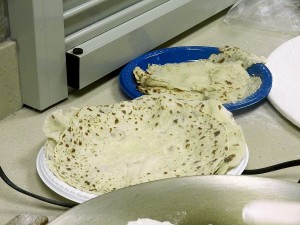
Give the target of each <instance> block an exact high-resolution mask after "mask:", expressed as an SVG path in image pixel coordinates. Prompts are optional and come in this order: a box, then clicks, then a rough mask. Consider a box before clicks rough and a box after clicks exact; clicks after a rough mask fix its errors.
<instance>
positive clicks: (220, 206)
mask: <svg viewBox="0 0 300 225" xmlns="http://www.w3.org/2000/svg"><path fill="white" fill-rule="evenodd" d="M261 199H264V200H287V201H300V184H297V183H292V182H287V181H280V180H274V179H267V178H259V177H248V176H228V175H224V176H221V175H217V176H195V177H181V178H173V179H166V180H160V181H154V182H149V183H145V184H140V185H136V186H132V187H128V188H124V189H121V190H117V191H114V192H111V193H108V194H104V195H101V196H99V197H97V198H94V199H92V200H89V201H87V202H85V203H83V204H80V205H78V206H76V207H74V208H72V209H70V210H69V211H67V212H66V213H65V214H63V215H62V216H60V217H58V218H56V219H55V220H53V221H52V222H50V223H49V224H50V225H65V224H72V225H76V224H89V225H93V224H95V225H96V224H97V225H127V223H128V222H129V221H135V220H137V219H138V218H151V219H154V220H159V221H170V222H171V223H174V224H176V225H201V224H203V225H208V224H212V225H221V224H222V225H227V224H228V225H233V224H235V225H239V224H243V220H242V210H243V207H244V205H245V204H247V203H248V202H249V201H252V200H261Z"/></svg>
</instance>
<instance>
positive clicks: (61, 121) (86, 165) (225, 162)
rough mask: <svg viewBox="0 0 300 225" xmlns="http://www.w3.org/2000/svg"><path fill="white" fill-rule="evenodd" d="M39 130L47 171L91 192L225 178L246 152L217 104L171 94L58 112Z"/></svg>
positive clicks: (229, 116)
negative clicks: (157, 182) (182, 178)
mask: <svg viewBox="0 0 300 225" xmlns="http://www.w3.org/2000/svg"><path fill="white" fill-rule="evenodd" d="M44 132H45V134H46V136H47V138H48V140H47V142H46V144H45V146H44V148H45V154H46V156H47V162H48V167H49V169H50V170H51V171H52V172H53V173H54V174H55V175H56V176H57V177H58V178H59V179H61V180H62V181H64V182H65V183H67V184H69V185H71V186H73V187H75V188H77V189H79V190H82V191H85V192H89V193H94V194H102V193H106V192H110V191H112V190H115V189H119V188H123V187H127V186H130V185H135V184H139V183H143V182H148V181H153V180H159V179H164V178H171V177H179V176H190V175H209V174H225V173H226V172H227V171H228V169H230V168H232V167H235V166H237V165H238V164H239V163H240V162H241V160H242V158H243V156H244V154H245V149H246V143H245V139H244V135H243V132H242V130H241V128H240V126H238V125H237V124H236V122H235V121H234V119H233V117H232V114H231V113H230V112H229V111H227V110H226V109H225V108H224V107H223V106H222V104H221V102H219V101H216V100H208V101H198V100H179V99H177V98H176V97H174V96H169V95H144V96H142V97H140V98H137V99H135V100H132V101H124V102H120V103H117V104H112V105H100V106H90V107H83V108H80V109H75V108H74V109H72V110H70V111H68V112H66V113H63V112H62V110H58V111H56V112H54V113H53V114H51V115H49V116H48V118H47V119H46V121H45V125H44Z"/></svg>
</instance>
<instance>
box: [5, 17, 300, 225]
mask: <svg viewBox="0 0 300 225" xmlns="http://www.w3.org/2000/svg"><path fill="white" fill-rule="evenodd" d="M223 17H224V12H222V13H220V14H218V15H216V16H214V17H212V18H211V19H209V20H207V21H206V22H204V23H201V24H199V25H198V26H196V27H194V28H192V29H191V30H189V31H187V32H185V33H183V34H182V35H180V36H178V37H176V38H175V39H173V40H171V41H169V42H167V43H165V44H164V45H163V46H161V47H169V46H180V45H184V46H186V45H207V46H218V47H223V46H225V45H229V46H236V47H240V48H242V49H243V50H245V51H248V52H252V53H255V54H257V55H262V56H265V57H268V55H269V54H270V53H271V52H272V51H273V50H274V49H275V48H277V47H278V46H279V45H281V44H282V43H284V42H285V41H287V40H289V39H291V38H293V37H295V36H298V35H299V34H300V33H299V32H298V33H297V32H273V31H260V30H256V29H254V28H250V27H247V28H245V27H242V26H239V25H227V24H225V23H224V22H223ZM123 100H128V98H127V97H126V96H125V95H124V94H123V93H122V91H121V90H120V89H119V86H118V73H117V72H115V73H112V74H110V75H108V76H107V77H105V78H103V79H101V80H99V81H98V82H96V83H94V84H92V85H90V86H89V87H87V88H85V89H83V90H81V91H73V92H72V93H70V95H69V98H68V99H67V100H65V101H63V102H61V103H59V104H57V105H55V106H53V107H52V108H50V109H48V110H46V111H44V112H38V111H35V110H32V109H30V108H27V107H23V108H22V109H21V110H19V111H18V112H16V113H14V114H13V115H10V116H9V117H7V118H5V119H3V120H1V121H0V140H1V147H0V160H1V167H2V169H3V170H4V172H5V173H6V174H7V176H8V177H9V178H10V179H11V180H12V181H13V182H14V183H15V184H16V185H18V186H20V187H21V188H23V189H25V190H28V191H31V192H33V193H35V194H38V195H42V196H45V197H48V198H52V199H57V200H62V201H66V202H68V200H66V199H64V198H63V197H60V196H59V195H57V194H56V193H54V192H53V191H52V190H50V189H49V188H48V187H47V186H46V185H45V184H44V183H43V182H42V181H41V179H40V178H39V176H38V174H37V170H36V163H35V162H36V157H37V154H38V152H39V150H40V148H41V146H42V145H43V144H44V142H45V140H46V139H45V136H44V134H43V130H42V128H43V123H44V120H45V118H46V116H47V115H49V114H50V113H52V112H53V111H55V110H57V109H63V110H65V109H68V108H69V107H71V106H76V107H81V106H85V105H98V104H110V103H116V102H120V101H123ZM234 117H235V119H236V121H237V123H238V124H239V125H240V126H241V127H242V129H243V131H244V134H245V138H246V141H247V144H248V148H249V152H250V159H249V163H248V165H247V169H254V168H261V167H265V166H269V165H273V164H277V163H280V162H284V161H288V160H293V159H300V138H299V137H300V129H299V128H297V127H296V126H294V125H293V124H291V123H290V122H289V121H288V120H286V119H285V118H284V117H283V116H281V114H279V113H278V112H277V111H276V110H275V109H274V108H273V106H272V105H271V104H270V103H269V102H268V101H267V100H266V101H264V102H262V103H261V104H259V105H258V106H256V107H255V108H251V109H249V110H247V111H245V112H243V113H239V114H236V115H234ZM259 176H262V177H269V178H275V179H281V180H287V181H291V182H297V181H298V180H299V179H300V169H299V168H298V167H294V168H289V169H284V170H280V171H276V172H272V173H267V174H263V175H259ZM258 188H259V187H258ZM0 189H1V194H0V202H1V204H0V221H1V224H5V223H6V222H8V221H9V220H10V219H11V218H13V217H14V216H16V215H17V214H19V213H21V212H25V213H34V214H39V215H45V216H48V217H49V219H50V220H52V219H54V218H55V217H57V216H59V215H61V214H63V213H64V212H65V211H66V210H67V209H66V208H63V207H59V206H54V205H50V204H48V203H44V202H41V201H39V200H36V199H33V198H31V197H28V196H25V195H23V194H21V193H18V192H16V191H14V190H13V189H11V188H10V187H9V186H7V185H6V184H5V183H4V182H3V181H0Z"/></svg>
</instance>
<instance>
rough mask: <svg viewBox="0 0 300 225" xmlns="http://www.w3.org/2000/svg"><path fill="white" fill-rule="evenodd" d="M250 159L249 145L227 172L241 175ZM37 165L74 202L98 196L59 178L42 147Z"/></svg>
mask: <svg viewBox="0 0 300 225" xmlns="http://www.w3.org/2000/svg"><path fill="white" fill-rule="evenodd" d="M248 160H249V150H248V147H247V148H246V151H245V156H244V158H243V160H242V161H241V163H240V164H239V165H238V166H237V167H235V168H233V169H231V170H229V171H228V172H227V175H241V174H242V173H243V171H244V169H245V168H246V166H247V163H248ZM36 167H37V172H38V174H39V176H40V178H41V179H42V181H43V182H44V183H45V184H46V185H47V186H48V187H49V188H50V189H52V190H53V191H54V192H56V193H57V194H59V195H61V196H63V197H65V198H67V199H70V200H72V201H74V202H78V203H82V202H85V201H87V200H90V199H92V198H95V197H97V195H93V194H90V193H86V192H83V191H80V190H78V189H76V188H74V187H72V186H70V185H68V184H66V183H65V182H63V181H61V180H60V179H58V178H57V177H56V176H55V175H54V174H53V173H52V172H51V171H50V170H49V168H48V165H47V159H46V156H45V153H44V149H43V148H41V149H40V151H39V153H38V156H37V160H36Z"/></svg>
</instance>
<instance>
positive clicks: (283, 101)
mask: <svg viewBox="0 0 300 225" xmlns="http://www.w3.org/2000/svg"><path fill="white" fill-rule="evenodd" d="M266 66H267V67H268V68H269V70H270V71H271V73H272V76H273V86H272V89H271V91H270V93H269V96H268V100H269V101H270V102H271V104H272V105H273V106H274V107H275V108H276V109H277V110H278V111H279V112H280V113H281V114H282V115H283V116H284V117H285V118H287V119H288V120H289V121H291V122H292V123H294V124H295V125H296V126H298V127H300V104H299V99H300V36H298V37H296V38H293V39H291V40H289V41H287V42H285V43H283V44H282V45H281V46H279V47H278V48H277V49H275V50H274V51H273V52H272V53H271V54H270V56H269V57H268V61H267V64H266Z"/></svg>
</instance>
